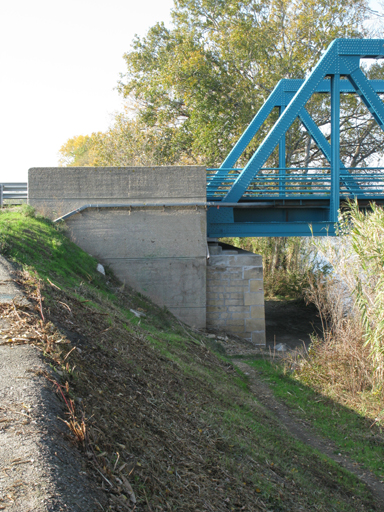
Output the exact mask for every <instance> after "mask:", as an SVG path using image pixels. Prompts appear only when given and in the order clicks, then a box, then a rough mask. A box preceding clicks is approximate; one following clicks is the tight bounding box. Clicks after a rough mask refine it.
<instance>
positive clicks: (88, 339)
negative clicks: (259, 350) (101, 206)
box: [0, 209, 379, 512]
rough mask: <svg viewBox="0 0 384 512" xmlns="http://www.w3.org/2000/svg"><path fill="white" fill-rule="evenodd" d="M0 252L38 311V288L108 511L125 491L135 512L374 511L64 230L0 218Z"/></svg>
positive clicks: (51, 347) (361, 492) (218, 361)
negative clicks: (16, 267) (137, 312)
mask: <svg viewBox="0 0 384 512" xmlns="http://www.w3.org/2000/svg"><path fill="white" fill-rule="evenodd" d="M0 251H1V253H2V254H4V255H5V256H7V257H9V258H10V259H11V260H13V261H14V262H16V263H18V264H19V265H20V266H21V267H22V268H23V269H24V270H27V271H28V272H29V274H26V273H25V272H24V273H23V274H20V280H21V281H22V283H23V285H24V286H25V288H26V289H27V291H28V292H29V294H30V297H31V298H32V300H35V303H36V309H38V303H39V301H38V298H39V292H38V291H37V288H38V280H41V283H40V288H41V293H42V295H43V311H44V315H45V320H46V322H45V324H43V323H42V322H40V324H39V325H40V327H39V329H40V330H41V331H44V332H45V333H47V334H46V339H47V340H49V342H48V344H47V345H46V351H47V356H48V357H49V358H50V360H51V362H52V366H53V367H54V368H55V370H56V372H57V376H58V377H57V378H58V381H59V382H61V383H62V384H63V385H64V384H65V383H68V385H67V386H66V387H67V395H69V396H71V397H72V398H73V399H74V401H75V403H76V404H77V406H76V409H77V415H78V417H79V418H80V416H81V414H82V411H83V413H84V414H85V417H86V418H87V419H86V425H87V436H86V439H85V441H84V442H83V443H82V448H83V450H84V452H85V456H87V457H88V459H89V464H90V467H93V468H94V467H97V469H98V471H99V472H101V473H102V474H103V477H99V478H100V485H105V486H106V487H107V488H108V487H109V485H108V484H107V483H106V480H105V479H107V480H108V481H109V482H110V483H111V485H112V486H113V487H112V489H111V491H112V492H110V493H109V494H108V496H109V500H110V507H111V510H119V508H118V507H119V506H120V507H126V508H125V509H126V510H129V508H130V506H128V505H127V504H129V503H130V502H129V494H130V487H129V484H127V482H130V485H131V486H132V488H133V491H134V493H135V495H136V498H137V508H136V510H137V511H140V510H141V511H146V510H148V511H151V510H152V511H155V510H175V511H176V510H177V511H197V510H201V511H203V510H214V511H228V510H246V511H258V510H273V511H276V512H277V511H299V510H303V511H310V510H317V511H327V512H328V511H356V510H379V509H378V508H376V507H375V504H374V501H373V499H372V497H371V496H370V494H369V492H367V491H366V489H365V488H364V486H362V485H361V484H360V483H359V482H358V481H357V480H356V478H354V477H353V476H352V475H350V474H349V473H347V472H346V471H344V470H341V469H340V468H338V467H337V466H336V465H335V464H334V463H333V462H331V461H329V460H327V459H326V458H325V457H323V456H322V455H320V454H318V453H315V452H313V451H312V450H311V449H309V448H308V447H306V446H304V445H301V444H300V443H299V442H297V441H296V440H294V439H292V438H290V437H289V436H288V434H287V433H286V432H285V431H284V429H282V428H281V425H278V424H277V422H276V420H275V418H274V417H273V416H272V415H271V414H270V413H269V412H268V411H266V410H264V409H263V408H262V406H261V405H260V404H258V402H257V400H256V399H255V397H254V396H253V395H252V394H251V393H250V392H249V391H248V388H247V380H246V377H245V376H244V375H242V374H240V373H238V372H236V371H235V370H234V368H233V367H232V365H231V364H230V363H229V362H228V361H226V360H225V359H223V358H219V357H217V356H216V355H215V354H214V353H212V351H210V350H209V349H208V347H207V346H206V345H207V343H208V341H209V340H207V338H205V337H204V336H201V335H199V334H196V333H195V332H192V331H189V330H188V329H187V328H186V327H184V326H182V325H181V324H180V323H179V322H177V321H176V320H175V319H174V318H173V317H172V316H171V315H170V314H169V313H167V312H166V311H164V310H162V309H160V308H158V307H156V306H155V305H153V304H152V303H150V302H149V301H147V300H146V299H145V298H143V297H142V296H140V295H138V294H136V293H134V292H133V291H131V290H126V289H123V288H122V287H121V284H120V283H118V282H117V281H116V279H115V278H114V277H113V276H112V275H111V274H110V272H107V278H104V277H103V276H101V275H100V274H99V273H97V272H96V270H95V269H96V263H97V262H96V261H95V260H94V259H93V258H91V257H90V256H89V255H87V254H85V253H84V252H83V251H81V250H80V249H79V248H78V247H77V246H75V245H74V244H72V243H71V242H70V241H69V240H68V239H67V238H66V236H65V234H64V233H63V231H62V229H61V228H59V227H56V226H54V225H52V224H51V223H50V222H49V221H46V220H44V219H41V218H35V217H33V216H32V215H31V212H30V210H28V209H24V210H23V211H22V212H17V211H6V210H5V211H2V212H1V213H0ZM130 309H135V310H141V311H142V312H144V313H145V314H146V316H145V318H144V317H143V318H141V319H138V318H137V317H136V316H135V315H134V314H133V313H132V312H131V311H130ZM20 314H22V313H21V312H20ZM36 322H37V319H36ZM48 333H49V336H48ZM59 341H60V343H57V342H59ZM75 346H76V347H77V348H78V349H80V350H73V351H72V352H71V353H70V354H69V352H70V350H71V349H73V347H75ZM68 354H69V355H68ZM79 422H80V420H79ZM97 474H99V473H97ZM341 476H342V477H343V478H340V477H341ZM335 482H338V483H337V484H336V483H335ZM121 509H123V508H121Z"/></svg>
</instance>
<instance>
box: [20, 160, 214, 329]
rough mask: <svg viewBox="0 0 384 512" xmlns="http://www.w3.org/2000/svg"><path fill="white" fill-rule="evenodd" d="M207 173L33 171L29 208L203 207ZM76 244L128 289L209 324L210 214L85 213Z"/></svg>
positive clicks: (184, 210) (176, 210) (52, 211)
mask: <svg viewBox="0 0 384 512" xmlns="http://www.w3.org/2000/svg"><path fill="white" fill-rule="evenodd" d="M205 180H206V173H205V168H204V167H148V168H146V167H140V168H60V169H45V168H43V169H30V171H29V188H28V194H29V203H30V204H31V205H32V206H35V207H37V208H38V209H42V210H43V211H44V213H45V214H48V215H50V216H51V217H52V216H60V215H62V214H65V213H67V212H68V211H70V210H73V209H75V208H78V207H80V206H83V205H84V204H90V203H92V204H93V203H97V204H108V203H109V204H110V203H124V204H135V203H136V204H137V203H143V202H146V203H156V204H159V205H167V204H168V205H170V204H171V203H191V202H196V203H200V202H204V201H205V194H206V181H205ZM67 224H68V227H69V230H70V233H71V236H72V239H73V240H74V241H75V242H76V243H77V244H78V245H79V246H80V247H82V248H83V249H84V250H85V251H87V252H88V253H90V254H92V256H95V257H97V258H98V259H99V260H100V261H101V262H102V263H103V264H107V265H110V267H111V268H112V270H113V271H114V272H115V274H116V275H117V276H118V277H119V278H120V279H121V280H122V281H123V282H125V283H126V284H128V285H130V286H132V287H133V288H135V289H136V290H137V291H139V292H141V293H143V294H145V295H147V296H148V297H150V298H151V299H152V300H153V301H154V302H156V303H157V304H159V305H160V306H166V307H167V308H168V309H170V311H172V312H173V313H174V314H175V315H176V316H177V317H178V318H180V319H181V320H183V321H184V322H186V323H188V324H190V325H193V326H195V327H198V328H203V327H205V319H206V292H205V290H206V210H205V209H204V208H201V207H198V208H195V207H190V206H185V207H183V206H182V207H172V206H166V207H165V208H163V207H162V206H159V207H158V208H157V207H155V208H133V209H132V210H131V211H130V210H129V209H127V208H122V209H116V208H114V209H109V208H108V209H99V210H84V211H83V212H81V213H79V214H76V215H74V216H73V217H70V218H68V220H67Z"/></svg>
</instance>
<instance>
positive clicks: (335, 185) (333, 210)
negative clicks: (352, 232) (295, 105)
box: [329, 74, 340, 222]
mask: <svg viewBox="0 0 384 512" xmlns="http://www.w3.org/2000/svg"><path fill="white" fill-rule="evenodd" d="M339 207H340V75H339V74H334V75H332V76H331V200H330V212H329V213H330V215H329V217H330V218H329V220H330V221H331V222H337V217H338V212H339Z"/></svg>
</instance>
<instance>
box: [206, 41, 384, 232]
mask: <svg viewBox="0 0 384 512" xmlns="http://www.w3.org/2000/svg"><path fill="white" fill-rule="evenodd" d="M362 58H372V59H380V58H384V39H336V40H335V41H333V43H332V44H331V45H330V46H329V47H328V49H327V50H326V52H325V53H324V54H323V56H322V58H321V59H320V61H319V62H318V64H317V65H316V66H315V67H314V69H313V70H312V72H311V73H310V74H309V75H308V77H307V78H306V79H305V80H287V79H284V80H281V81H280V82H279V83H278V84H277V86H276V87H275V89H274V90H273V92H272V93H271V94H270V96H269V98H268V99H267V100H266V102H265V103H264V105H263V106H262V108H261V109H260V110H259V112H258V113H257V114H256V116H255V117H254V118H253V120H252V121H251V123H250V124H249V126H248V127H247V128H246V130H245V131H244V133H243V134H242V136H241V137H240V138H239V140H238V141H237V143H236V144H235V146H234V147H233V149H232V151H231V152H230V153H229V155H228V156H227V158H226V159H225V160H224V162H223V163H222V165H221V166H220V168H218V169H208V170H207V201H208V202H209V204H210V206H209V208H208V214H207V222H208V224H207V227H208V237H224V236H238V237H246V236H310V235H312V234H313V235H315V236H324V235H334V234H335V223H336V222H337V218H338V212H339V209H340V208H343V206H344V205H345V204H347V202H348V201H349V200H357V201H358V203H359V206H360V207H361V208H367V207H369V204H370V203H371V202H373V201H374V202H376V203H379V204H384V167H374V168H368V167H358V168H348V167H346V166H345V165H344V164H343V162H342V161H341V159H340V95H341V94H343V93H349V94H351V93H352V94H357V95H358V96H359V97H360V99H361V101H362V102H363V103H364V104H365V105H366V107H367V109H368V111H369V113H370V115H371V116H373V118H374V120H375V121H376V122H377V123H378V125H379V126H380V128H381V129H382V130H384V103H383V102H382V100H381V98H380V96H379V94H380V93H384V80H369V79H368V78H367V77H366V75H365V74H364V72H363V71H362V70H361V67H360V64H361V62H360V61H361V59H362ZM316 93H323V94H324V93H328V94H330V98H331V120H330V142H329V141H328V139H327V137H326V136H325V135H324V134H323V132H322V131H321V130H320V128H319V127H318V125H317V124H316V122H315V121H314V119H313V118H312V116H311V115H310V114H309V112H308V110H307V109H306V104H307V102H308V101H309V99H310V98H311V97H312V95H313V94H316ZM275 108H277V109H278V113H279V116H278V118H277V121H276V122H275V123H274V125H273V126H272V128H271V129H270V131H269V133H268V134H267V135H266V136H265V138H264V140H263V141H262V142H261V144H260V145H259V147H258V148H257V149H256V151H255V152H254V154H253V156H252V157H251V158H250V159H249V161H248V162H247V164H246V165H245V166H244V167H242V168H238V167H236V163H237V161H238V160H239V158H240V157H241V156H242V154H243V153H244V151H245V150H246V148H247V147H248V146H249V144H250V142H251V141H252V140H253V138H254V137H255V136H256V134H257V133H258V132H259V130H260V129H261V127H262V125H263V123H264V122H265V120H266V119H267V117H268V116H269V115H270V114H271V113H272V111H273V110H274V109H275ZM296 119H298V120H299V121H300V122H301V123H302V125H303V126H304V128H305V130H306V131H307V132H308V135H309V136H310V137H311V139H312V140H313V142H314V143H315V144H316V146H317V148H318V149H319V150H320V152H321V153H322V155H323V160H324V161H325V162H326V163H327V165H324V166H323V167H307V168H305V167H286V147H285V146H286V134H287V131H288V130H289V128H290V127H291V126H292V124H293V122H294V121H295V120H296ZM275 148H278V162H279V165H278V167H275V168H272V167H267V166H266V162H267V161H268V159H269V157H270V156H271V155H272V153H273V151H274V150H275Z"/></svg>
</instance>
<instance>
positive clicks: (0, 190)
mask: <svg viewBox="0 0 384 512" xmlns="http://www.w3.org/2000/svg"><path fill="white" fill-rule="evenodd" d="M2 207H3V184H2V183H0V208H2Z"/></svg>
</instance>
